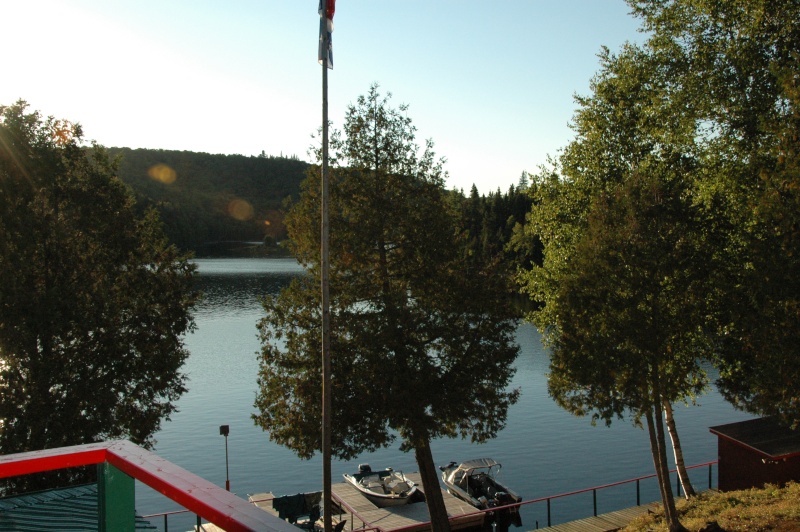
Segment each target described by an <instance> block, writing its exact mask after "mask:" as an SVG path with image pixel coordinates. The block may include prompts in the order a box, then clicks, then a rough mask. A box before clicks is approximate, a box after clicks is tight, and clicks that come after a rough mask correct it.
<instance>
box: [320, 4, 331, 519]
mask: <svg viewBox="0 0 800 532" xmlns="http://www.w3.org/2000/svg"><path fill="white" fill-rule="evenodd" d="M322 6H323V9H324V10H325V11H324V15H323V23H326V22H327V20H328V19H329V18H330V17H329V15H332V14H331V13H329V12H328V2H327V1H325V0H322ZM325 29H327V28H325ZM322 38H323V48H322V49H323V50H324V59H323V61H322V190H321V196H322V220H321V226H322V227H321V230H322V234H321V249H320V253H321V256H322V260H321V263H322V264H321V267H322V268H321V269H322V272H321V277H322V279H321V281H322V515H323V525H324V527H325V532H332V530H333V526H332V521H331V514H332V513H333V508H332V504H331V495H332V494H331V492H332V489H331V425H332V424H331V416H332V403H333V401H332V393H331V352H330V341H331V333H330V293H329V286H328V275H329V270H330V258H329V233H330V226H329V221H328V208H329V207H328V194H329V191H328V181H329V176H328V173H329V172H328V66H329V65H328V60H329V50H330V48H331V42H330V38H331V34H330V32H329V31H323V32H322Z"/></svg>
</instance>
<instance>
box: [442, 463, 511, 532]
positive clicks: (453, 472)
mask: <svg viewBox="0 0 800 532" xmlns="http://www.w3.org/2000/svg"><path fill="white" fill-rule="evenodd" d="M502 467H503V466H502V465H501V464H500V463H499V462H497V461H495V460H494V459H492V458H476V459H474V460H467V461H466V462H461V463H460V464H458V463H457V462H450V463H449V464H447V465H446V466H441V467H439V469H440V470H441V471H442V482H443V483H444V485H445V487H446V488H447V491H448V492H449V493H450V494H452V495H454V496H455V497H458V498H459V499H462V500H464V501H466V502H468V503H470V504H471V505H472V506H474V507H475V508H478V509H480V510H491V509H492V508H499V509H500V510H499V511H494V512H492V516H493V517H494V519H495V520H496V521H502V522H508V524H513V525H515V526H522V518H521V517H520V515H519V506H509V505H514V504H515V503H519V502H522V497H520V496H519V495H517V494H516V493H514V492H513V491H511V489H509V488H507V487H506V486H504V485H503V484H501V483H500V482H499V481H498V479H497V476H498V473H499V472H500V469H501V468H502Z"/></svg>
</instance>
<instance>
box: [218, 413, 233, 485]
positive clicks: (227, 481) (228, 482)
mask: <svg viewBox="0 0 800 532" xmlns="http://www.w3.org/2000/svg"><path fill="white" fill-rule="evenodd" d="M230 432H231V429H230V427H229V426H228V425H220V426H219V433H220V434H221V435H223V436H225V489H226V490H228V491H231V480H230V478H229V477H228V434H230Z"/></svg>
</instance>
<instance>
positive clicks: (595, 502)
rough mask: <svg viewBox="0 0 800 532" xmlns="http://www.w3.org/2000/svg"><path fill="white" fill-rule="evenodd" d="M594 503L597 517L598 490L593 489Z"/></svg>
mask: <svg viewBox="0 0 800 532" xmlns="http://www.w3.org/2000/svg"><path fill="white" fill-rule="evenodd" d="M592 503H593V505H594V516H595V517H597V490H596V489H594V490H592Z"/></svg>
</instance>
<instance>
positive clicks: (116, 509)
mask: <svg viewBox="0 0 800 532" xmlns="http://www.w3.org/2000/svg"><path fill="white" fill-rule="evenodd" d="M135 499H136V490H135V486H134V481H133V477H131V476H128V475H126V474H125V473H123V472H122V471H120V470H119V469H117V468H116V467H114V466H113V465H111V464H109V463H108V462H103V463H100V464H97V512H98V513H97V517H98V521H99V523H98V525H99V526H98V529H99V530H100V532H116V531H120V532H134V530H135V528H136V510H135V508H134V507H135V504H136V503H135Z"/></svg>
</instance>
